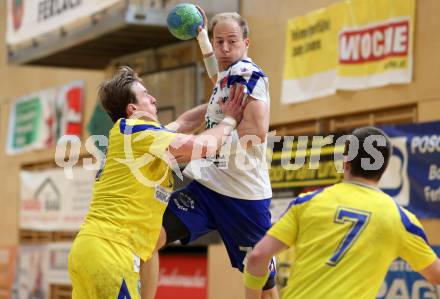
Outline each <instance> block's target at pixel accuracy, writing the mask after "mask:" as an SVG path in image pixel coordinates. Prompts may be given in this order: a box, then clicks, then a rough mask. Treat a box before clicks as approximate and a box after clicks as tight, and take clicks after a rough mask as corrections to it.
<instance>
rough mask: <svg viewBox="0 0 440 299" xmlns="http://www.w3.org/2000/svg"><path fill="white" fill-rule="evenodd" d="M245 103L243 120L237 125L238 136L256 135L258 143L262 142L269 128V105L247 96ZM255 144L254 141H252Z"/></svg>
mask: <svg viewBox="0 0 440 299" xmlns="http://www.w3.org/2000/svg"><path fill="white" fill-rule="evenodd" d="M246 101H247V105H246V108H245V110H244V113H243V120H242V121H241V122H240V124H239V126H238V127H237V132H238V135H239V136H240V137H243V136H256V137H257V139H256V141H259V142H258V143H263V142H264V141H265V139H266V135H267V131H268V129H269V106H268V105H267V104H266V103H265V102H263V101H259V100H255V99H253V98H252V97H250V96H248V97H247V99H246ZM254 144H255V143H254Z"/></svg>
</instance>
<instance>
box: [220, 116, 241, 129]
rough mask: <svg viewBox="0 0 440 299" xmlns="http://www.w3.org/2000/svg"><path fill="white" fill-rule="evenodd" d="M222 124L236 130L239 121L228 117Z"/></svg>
mask: <svg viewBox="0 0 440 299" xmlns="http://www.w3.org/2000/svg"><path fill="white" fill-rule="evenodd" d="M221 122H222V124H224V125H227V126H229V127H231V128H232V129H235V128H236V127H237V120H236V119H235V118H233V117H232V116H229V115H226V116H225V117H224V118H223V120H222V121H221Z"/></svg>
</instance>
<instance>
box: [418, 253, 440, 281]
mask: <svg viewBox="0 0 440 299" xmlns="http://www.w3.org/2000/svg"><path fill="white" fill-rule="evenodd" d="M420 274H422V275H423V277H425V278H426V279H427V280H428V281H429V282H430V283H432V284H440V259H438V258H437V259H436V260H435V261H434V262H433V263H432V264H431V265H429V266H428V267H426V268H425V269H423V270H421V271H420Z"/></svg>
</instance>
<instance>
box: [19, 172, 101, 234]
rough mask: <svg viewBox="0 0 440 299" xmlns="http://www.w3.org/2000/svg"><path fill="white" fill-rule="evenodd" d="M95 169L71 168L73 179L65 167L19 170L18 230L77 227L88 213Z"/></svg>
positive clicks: (69, 229) (71, 229)
mask: <svg viewBox="0 0 440 299" xmlns="http://www.w3.org/2000/svg"><path fill="white" fill-rule="evenodd" d="M94 181H95V171H90V170H85V169H83V168H80V167H75V168H73V179H68V178H67V177H66V176H65V174H64V170H63V169H61V168H58V169H47V170H43V171H41V170H40V171H22V172H21V173H20V189H21V193H20V217H19V226H20V228H21V229H31V230H41V231H76V230H79V228H80V225H81V224H82V222H83V219H84V217H85V215H86V214H87V211H88V208H89V204H90V200H91V198H92V188H93V183H94Z"/></svg>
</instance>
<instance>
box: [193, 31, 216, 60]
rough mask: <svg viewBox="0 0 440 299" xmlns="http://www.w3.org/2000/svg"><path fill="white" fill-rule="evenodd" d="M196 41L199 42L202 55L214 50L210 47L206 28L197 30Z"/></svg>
mask: <svg viewBox="0 0 440 299" xmlns="http://www.w3.org/2000/svg"><path fill="white" fill-rule="evenodd" d="M197 41H198V42H199V46H200V50H202V54H203V55H208V54H210V53H213V52H214V50H213V49H212V45H211V41H210V40H209V36H208V30H206V29H205V28H203V29H202V30H200V31H199V34H198V35H197Z"/></svg>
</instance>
